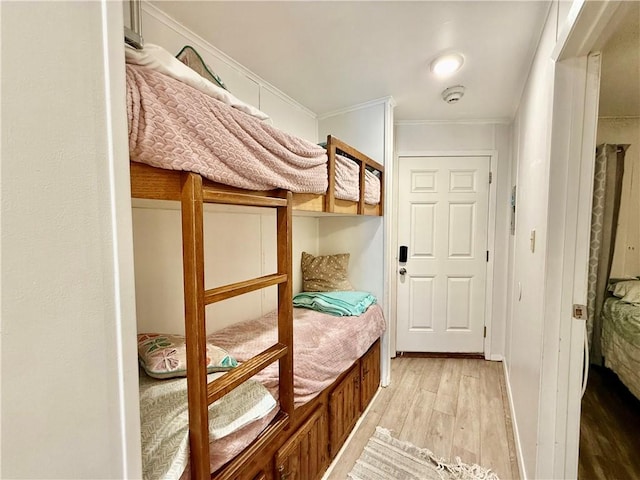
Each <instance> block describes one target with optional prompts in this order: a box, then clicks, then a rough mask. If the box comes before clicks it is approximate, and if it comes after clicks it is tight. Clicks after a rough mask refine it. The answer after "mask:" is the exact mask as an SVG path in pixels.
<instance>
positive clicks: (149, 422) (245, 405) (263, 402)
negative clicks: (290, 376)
mask: <svg viewBox="0 0 640 480" xmlns="http://www.w3.org/2000/svg"><path fill="white" fill-rule="evenodd" d="M222 375H224V372H219V373H213V374H210V375H208V377H207V380H208V381H209V382H211V381H212V380H214V379H215V378H218V377H220V376H222ZM276 405H277V403H276V400H275V399H274V398H273V396H272V395H271V394H270V393H269V391H268V390H267V389H266V388H265V387H264V386H263V385H262V384H261V383H259V382H257V381H254V380H248V381H246V382H245V383H243V384H242V385H240V386H238V387H237V388H236V389H234V390H232V391H231V392H230V393H228V394H227V395H225V396H224V397H222V398H221V399H220V400H218V401H216V402H214V403H212V404H211V405H210V406H209V437H210V439H211V440H216V439H220V438H224V437H226V436H228V435H231V434H232V433H234V432H236V431H238V430H240V429H241V428H243V427H245V426H247V425H249V424H250V423H252V422H254V421H256V420H258V419H261V418H263V417H265V416H266V415H268V414H269V413H271V412H272V411H273V410H274V409H275V408H276ZM140 417H141V437H142V468H143V478H144V479H145V480H151V479H154V480H155V479H177V478H179V477H180V475H181V474H182V472H183V471H184V469H185V467H186V466H187V464H188V462H189V413H188V409H187V381H186V379H185V378H178V379H171V380H155V379H153V378H151V377H148V376H147V375H146V374H144V372H141V373H140Z"/></svg>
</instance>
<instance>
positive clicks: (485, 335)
mask: <svg viewBox="0 0 640 480" xmlns="http://www.w3.org/2000/svg"><path fill="white" fill-rule="evenodd" d="M484 338H487V327H484Z"/></svg>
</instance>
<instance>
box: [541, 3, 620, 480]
mask: <svg viewBox="0 0 640 480" xmlns="http://www.w3.org/2000/svg"><path fill="white" fill-rule="evenodd" d="M621 5H622V4H621V2H618V1H611V2H602V3H601V2H597V3H596V2H589V1H587V0H575V1H574V3H573V4H572V6H571V10H570V11H569V14H568V17H567V20H566V22H565V24H564V27H563V29H562V31H561V32H560V35H559V37H558V41H557V43H556V48H555V50H554V52H553V54H552V58H551V60H552V61H554V62H555V72H554V97H553V106H552V127H551V162H550V168H551V172H550V173H551V174H550V178H552V179H553V180H552V181H551V183H550V185H549V204H550V205H554V208H553V209H552V210H550V211H549V219H548V221H549V225H550V226H551V225H554V226H558V227H559V228H557V230H555V231H554V235H553V236H551V235H550V236H549V238H548V245H549V248H548V251H547V265H556V266H557V268H555V269H548V271H547V274H546V281H545V312H544V334H543V335H544V339H543V345H544V349H543V368H542V372H543V373H542V379H541V398H542V399H547V400H549V401H545V402H541V411H540V415H539V417H540V421H539V425H538V432H539V433H538V445H539V447H538V450H537V458H536V473H537V475H538V476H540V477H544V478H577V474H578V455H579V451H578V449H579V441H580V406H581V386H582V378H581V375H582V368H581V367H582V362H583V345H584V321H583V320H577V319H573V317H572V305H573V304H586V299H587V288H586V287H587V268H588V256H589V235H588V234H587V235H585V232H589V231H590V225H591V202H592V195H593V169H594V164H595V144H596V129H597V123H598V98H599V91H600V55H599V53H597V52H598V51H599V50H600V49H601V48H602V46H603V45H604V43H605V42H606V40H607V39H608V32H610V31H611V28H610V27H611V26H612V25H614V24H615V23H616V22H618V21H619V19H620V16H621V15H622V14H623V9H621V8H620V7H621ZM575 179H578V181H577V182H576V181H575ZM552 230H553V229H551V228H549V231H550V232H551V231H552ZM550 458H552V459H553V461H551V462H550V461H549V459H550Z"/></svg>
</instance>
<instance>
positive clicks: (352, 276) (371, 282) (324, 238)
mask: <svg viewBox="0 0 640 480" xmlns="http://www.w3.org/2000/svg"><path fill="white" fill-rule="evenodd" d="M383 233H384V232H383V223H382V219H381V218H380V217H327V218H322V219H320V238H321V241H320V250H319V254H320V255H331V254H334V253H345V252H346V253H349V254H350V257H349V281H350V282H351V284H352V285H353V288H355V289H356V290H362V291H365V292H371V293H372V294H373V295H375V296H376V298H378V301H379V303H381V304H382V303H383V300H382V299H383V298H384V276H383V272H384V255H383V252H384V245H383V242H382V237H383Z"/></svg>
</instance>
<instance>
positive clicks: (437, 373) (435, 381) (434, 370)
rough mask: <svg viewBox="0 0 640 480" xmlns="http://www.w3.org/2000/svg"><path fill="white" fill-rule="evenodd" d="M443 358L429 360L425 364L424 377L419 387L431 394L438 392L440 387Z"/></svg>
mask: <svg viewBox="0 0 640 480" xmlns="http://www.w3.org/2000/svg"><path fill="white" fill-rule="evenodd" d="M444 361H445V359H444V358H431V359H428V361H426V362H424V363H425V366H426V368H425V377H424V378H423V380H422V382H420V385H421V387H422V388H423V389H425V390H428V391H430V392H433V393H437V392H438V388H439V387H440V378H441V377H442V369H443V367H444Z"/></svg>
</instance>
